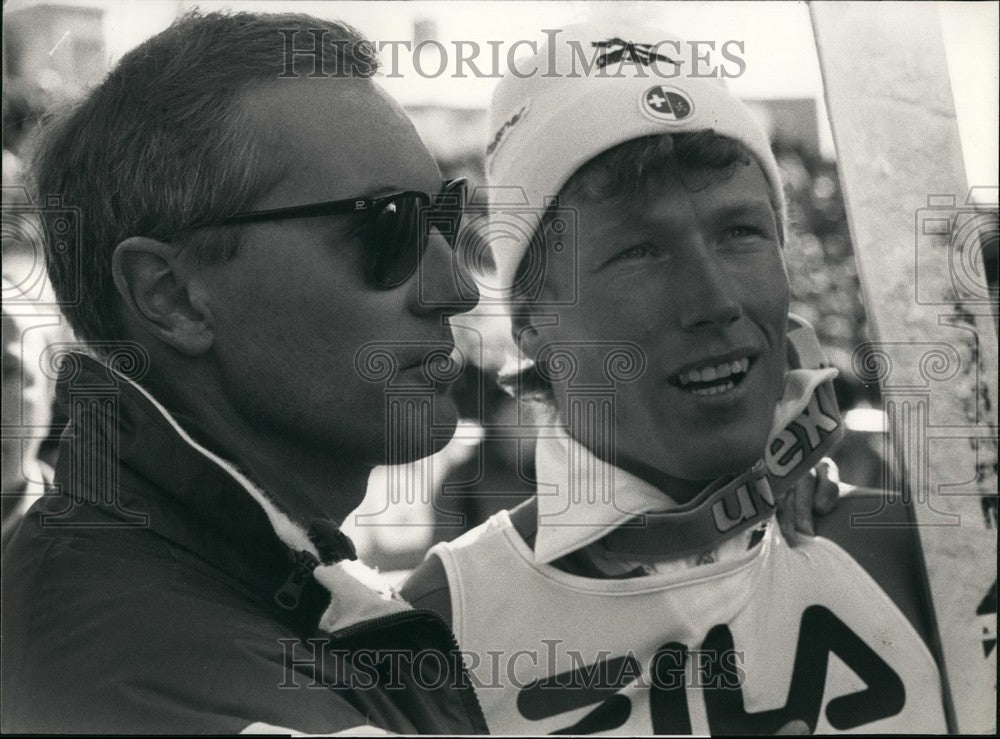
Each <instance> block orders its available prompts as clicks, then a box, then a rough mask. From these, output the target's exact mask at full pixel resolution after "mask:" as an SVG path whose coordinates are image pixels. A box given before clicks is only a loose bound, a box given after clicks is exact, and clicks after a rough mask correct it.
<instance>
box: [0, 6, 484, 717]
mask: <svg viewBox="0 0 1000 739" xmlns="http://www.w3.org/2000/svg"><path fill="white" fill-rule="evenodd" d="M290 29H291V30H299V31H301V32H302V33H301V34H300V35H301V36H304V37H305V38H306V39H307V41H306V45H307V46H308V41H309V40H314V39H315V36H314V35H313V34H315V33H317V31H318V30H322V31H323V35H322V39H323V45H322V48H321V49H320V51H321V52H322V53H324V54H325V55H326V61H327V63H328V64H331V65H332V64H334V63H336V64H338V65H339V67H338V68H339V69H340V70H341V74H340V75H339V76H329V77H326V78H310V77H309V76H308V73H309V71H310V69H311V67H312V61H313V60H312V59H311V58H310V57H309V56H308V55H306V56H305V57H304V58H302V59H299V60H298V61H299V62H300V64H297V65H296V67H297V69H298V70H299V72H300V74H299V76H298V77H297V78H289V76H288V74H287V70H288V67H287V64H286V62H287V58H286V48H285V43H286V33H287V31H288V30H290ZM367 48H368V47H366V46H365V44H364V43H363V39H362V38H361V37H360V36H358V35H357V33H356V32H355V31H354V30H353V29H351V28H349V27H347V26H343V25H340V24H337V23H333V22H330V21H323V20H320V19H317V18H312V17H309V16H305V15H296V14H287V15H274V16H270V15H264V14H255V13H240V14H232V15H229V14H219V13H213V14H208V15H199V14H197V13H193V14H189V15H186V16H184V17H183V18H181V19H179V20H178V21H177V22H176V23H174V24H173V25H172V26H171V27H170V28H168V29H167V30H165V31H163V32H162V33H160V34H158V35H157V36H155V37H153V38H151V39H150V40H148V41H146V42H145V43H143V44H142V45H140V46H139V47H138V48H136V49H135V50H134V51H132V52H130V53H129V54H127V55H125V57H123V59H122V60H121V61H120V62H119V63H118V65H117V66H116V67H115V68H114V70H112V72H111V73H110V75H109V76H108V77H107V79H105V80H104V82H102V83H101V84H100V85H99V86H98V87H97V88H96V89H95V90H94V91H92V92H91V93H90V94H89V95H88V96H87V97H86V98H85V99H84V100H83V101H82V102H81V103H80V104H79V105H78V106H77V107H76V108H74V109H73V110H72V111H71V112H69V113H68V115H66V116H64V117H63V118H61V119H60V120H58V121H57V122H55V123H53V124H51V125H50V127H49V128H48V130H47V131H46V132H45V133H44V139H43V141H42V144H41V149H40V154H39V157H38V160H37V167H36V174H37V191H38V193H39V195H40V196H41V199H40V200H39V201H38V202H41V203H44V204H45V206H46V207H45V208H43V209H42V211H41V216H42V218H43V221H44V222H45V225H46V228H47V237H48V238H47V242H46V257H47V267H48V271H49V275H50V278H51V281H52V284H53V287H54V289H55V292H56V294H57V295H58V297H59V298H60V300H61V301H63V305H64V313H65V315H66V316H67V318H68V320H69V322H70V324H71V325H72V327H73V328H74V330H75V331H76V333H77V335H78V336H79V337H80V338H81V339H82V341H83V343H82V344H81V345H80V347H79V348H80V352H66V351H64V350H65V349H66V347H54V348H53V352H52V353H51V356H48V358H47V360H46V363H45V364H44V368H45V369H46V371H48V372H54V366H55V365H58V364H61V369H62V370H63V372H62V377H61V382H60V390H59V393H60V396H61V398H62V400H63V402H64V404H65V405H66V407H67V410H68V413H69V415H70V419H71V422H70V425H69V427H68V428H67V431H66V433H65V434H64V436H63V444H62V449H61V453H60V458H59V464H58V468H57V470H56V476H55V487H56V489H57V493H56V494H54V495H50V496H46V497H45V498H44V499H43V500H41V501H39V503H37V504H36V505H35V506H34V507H33V508H32V510H31V511H30V513H29V514H28V516H27V517H26V518H25V519H24V520H23V521H22V523H21V524H20V526H19V528H18V530H17V531H16V532H15V533H14V534H13V537H12V539H11V541H10V543H9V545H8V547H7V549H6V551H5V552H4V559H3V639H4V641H3V659H2V676H3V686H2V696H3V706H2V725H3V730H4V731H9V732H30V733H49V732H52V733H64V732H95V733H194V734H205V733H227V734H228V733H235V732H239V731H243V730H247V729H249V730H251V731H252V730H264V729H271V730H273V729H274V728H275V727H279V728H281V729H282V730H283V731H285V732H286V733H287V732H289V731H291V732H305V733H316V734H327V733H335V732H343V731H347V732H352V733H353V732H361V733H378V732H380V731H392V732H399V733H413V732H419V733H457V734H467V733H480V732H482V731H484V729H485V726H484V723H483V720H482V715H481V713H480V711H479V708H478V706H477V704H476V700H475V695H474V693H473V692H472V691H471V689H470V688H469V687H468V685H467V682H466V681H465V680H464V677H463V674H462V672H461V668H460V667H458V669H455V670H453V669H452V667H451V666H452V665H455V664H456V662H455V661H454V660H453V659H450V658H449V657H450V656H451V655H453V654H454V648H455V647H454V640H453V637H452V635H451V633H450V632H449V631H448V629H447V628H446V627H445V625H444V624H443V623H442V622H441V620H440V619H439V618H437V617H436V616H434V615H433V614H429V613H426V612H424V613H417V612H414V611H413V610H412V609H411V608H410V607H409V606H408V605H406V604H405V603H404V602H402V601H401V600H399V599H398V598H397V597H396V596H395V594H394V593H392V592H391V591H383V590H382V589H381V586H379V585H378V584H377V583H373V582H371V580H370V578H369V577H368V574H367V573H365V572H364V571H363V570H361V569H359V568H358V567H356V563H355V562H352V560H354V553H353V547H352V545H351V543H350V541H349V540H348V539H347V538H346V537H345V536H344V535H343V534H342V533H341V532H340V530H339V526H340V524H341V522H342V521H343V519H344V517H345V516H346V515H347V514H348V513H349V512H350V511H351V510H353V509H354V508H356V507H357V506H358V504H359V503H360V502H361V501H362V499H363V498H364V496H365V491H366V484H367V480H368V476H369V473H370V472H371V470H372V468H373V467H375V466H376V465H380V464H385V463H395V462H406V461H409V460H410V459H412V458H414V457H419V456H421V455H423V454H429V453H431V452H432V451H433V449H432V448H431V446H430V444H429V442H426V439H427V438H429V437H430V435H431V434H430V432H431V429H430V428H427V424H428V423H429V422H433V424H434V425H435V429H434V430H435V432H436V433H438V434H439V435H440V436H441V437H442V438H444V437H447V435H448V433H450V432H451V431H452V430H453V429H454V426H455V423H456V412H455V408H454V406H453V404H452V403H451V401H450V400H449V399H448V398H447V396H446V395H445V394H444V393H443V392H442V388H443V387H444V386H443V385H442V384H441V382H440V380H441V379H442V378H441V377H440V376H437V375H439V374H440V373H437V375H436V374H435V372H432V371H430V370H427V371H425V367H426V364H427V362H428V361H431V360H433V362H434V364H435V366H437V365H438V364H439V363H440V361H441V357H442V356H447V355H448V354H450V352H451V351H452V349H453V347H454V343H453V339H452V336H451V330H450V327H449V323H448V319H449V316H451V315H453V314H455V313H457V312H461V311H462V310H465V309H467V308H468V307H469V305H468V304H462V303H461V302H460V301H459V295H458V292H457V289H456V287H455V276H454V273H453V269H454V266H455V260H454V256H453V252H452V244H451V243H449V241H447V240H446V239H445V238H444V237H443V236H442V232H444V233H449V231H448V229H441V230H439V229H428V228H422V227H421V225H422V224H423V221H422V215H423V214H426V213H429V212H432V211H429V210H428V207H429V206H431V205H432V204H433V205H434V206H435V210H434V211H433V213H434V218H435V219H440V220H437V221H435V222H437V223H442V224H443V222H444V221H448V222H449V223H452V224H454V222H455V221H457V219H458V217H459V215H460V213H461V188H460V187H459V186H457V185H455V184H450V185H447V186H445V190H446V192H444V193H443V195H444V197H442V198H438V195H439V193H441V191H442V183H441V175H440V172H439V170H438V167H437V165H436V164H435V162H434V160H433V158H432V157H431V155H430V154H429V153H428V151H427V149H426V148H425V147H424V145H423V144H422V142H421V140H420V138H419V137H418V135H417V133H416V132H415V130H414V128H413V126H412V124H411V123H410V121H409V119H408V118H407V116H406V115H405V113H404V112H403V111H402V109H401V108H400V107H399V106H398V105H397V104H396V103H395V102H394V101H393V100H392V99H391V98H389V97H388V96H387V95H386V94H385V93H384V92H383V91H382V90H381V89H380V88H379V87H378V86H376V85H375V84H374V83H373V81H372V80H371V79H370V77H371V75H372V73H373V71H374V68H375V60H374V58H373V57H372V55H371V54H370V53H369V51H368V50H367ZM345 72H346V74H345ZM54 200H57V201H58V202H57V203H56V204H55V205H53V202H54ZM74 219H75V220H74ZM67 224H69V225H70V226H71V228H69V229H67ZM451 233H454V231H451ZM418 270H419V273H420V279H419V283H420V284H419V285H418V279H417V278H416V277H415V275H416V273H417V272H418ZM428 296H430V297H432V298H433V299H432V300H429V299H428ZM77 298H79V299H77ZM372 346H375V347H379V348H381V349H382V350H383V352H382V354H381V355H380V356H381V357H382V360H384V362H387V363H388V364H389V365H391V367H390V369H393V368H395V370H396V371H395V372H394V373H390V374H391V375H392V376H391V377H386V376H382V379H383V380H386V381H388V382H393V383H395V385H396V387H395V389H394V392H396V393H397V394H399V393H402V395H403V396H406V395H407V392H408V391H407V390H406V389H405V387H412V388H413V393H414V395H417V396H419V398H421V399H423V400H427V398H428V390H429V391H430V395H432V396H433V399H432V400H431V405H432V408H431V409H430V413H428V414H427V418H426V420H425V422H424V424H423V425H420V424H417V423H416V422H415V421H416V420H417V418H416V417H412V418H411V417H404V418H402V420H401V422H400V423H398V424H397V423H393V422H392V419H390V418H388V417H387V414H386V412H385V409H386V400H385V398H386V392H385V391H386V388H385V382H382V383H381V384H380V383H378V382H375V381H373V376H371V373H369V374H368V375H366V374H365V373H364V372H361V371H359V357H362V356H364V352H365V351H366V348H370V347H372ZM404 386H405V387H404ZM400 387H403V389H402V390H400ZM418 410H421V411H426V410H427V409H426V407H425V406H422V407H421V408H420V409H418ZM411 421H413V422H412V423H411ZM445 440H446V439H445ZM387 450H388V451H387ZM5 479H6V478H5ZM355 575H357V577H356V576H355ZM369 584H371V585H372V587H369ZM428 652H429V653H432V656H433V655H434V654H436V655H437V657H438V658H439V659H437V660H434V659H431V660H429V662H430V663H432V664H431V666H435V665H437V669H438V670H439V673H440V674H439V677H440V679H437V678H428V677H427V673H426V671H425V670H426V669H429V668H424V667H423V666H421V665H414V664H413V663H412V661H411V660H412V659H413V658H414V657H415V655H419V654H424V653H428ZM449 671H450V672H449Z"/></svg>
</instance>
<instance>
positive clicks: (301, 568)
mask: <svg viewBox="0 0 1000 739" xmlns="http://www.w3.org/2000/svg"><path fill="white" fill-rule="evenodd" d="M318 566H319V560H318V559H316V557H314V556H313V555H312V554H311V553H309V552H307V551H305V550H303V551H301V552H296V553H295V567H294V568H293V569H292V571H291V572H290V573H289V574H288V577H287V578H286V580H285V584H284V585H282V586H281V588H280V589H279V590H278V592H276V593H275V594H274V602H275V603H277V604H278V605H279V606H281V607H282V608H284V609H286V610H288V611H294V610H295V609H296V608H298V606H299V597H300V596H301V595H302V589H303V588H304V587H305V586H306V579H307V578H308V577H309V576H310V575H311V574H312V571H313V570H315V569H316V567H318Z"/></svg>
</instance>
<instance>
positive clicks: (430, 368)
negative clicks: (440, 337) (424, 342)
mask: <svg viewBox="0 0 1000 739" xmlns="http://www.w3.org/2000/svg"><path fill="white" fill-rule="evenodd" d="M399 367H400V370H399V371H400V372H409V371H413V370H419V371H420V372H421V373H423V374H424V375H425V376H426V377H427V378H428V379H430V380H433V381H435V382H453V381H454V380H456V379H458V376H459V375H460V374H461V373H462V370H463V369H464V368H465V358H464V357H463V356H462V354H461V352H459V351H458V350H457V349H456V348H455V345H454V343H452V342H442V343H441V346H440V347H435V348H434V349H431V350H430V351H428V352H425V353H424V354H422V355H421V356H420V357H419V358H417V359H413V358H409V359H407V360H406V361H403V360H400V362H399Z"/></svg>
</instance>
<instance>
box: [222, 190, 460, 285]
mask: <svg viewBox="0 0 1000 739" xmlns="http://www.w3.org/2000/svg"><path fill="white" fill-rule="evenodd" d="M466 187H467V181H466V179H465V178H464V177H460V178H457V179H454V180H445V181H444V182H443V183H442V188H441V191H440V192H439V193H437V194H436V195H429V194H427V193H426V192H422V191H419V190H402V191H399V192H394V193H389V194H386V195H378V196H376V197H366V198H345V199H343V200H329V201H325V202H321V203H309V204H307V205H293V206H290V207H286V208H271V209H268V210H254V211H245V212H242V213H236V214H235V215H232V216H230V217H228V218H226V219H225V220H223V221H221V222H220V225H223V226H228V225H240V224H250V223H268V222H273V221H284V220H290V219H294V218H320V217H323V216H334V215H349V214H367V215H368V216H369V221H368V223H367V224H366V226H365V230H366V232H367V233H366V240H365V277H366V279H367V280H368V281H369V283H371V284H372V285H373V286H374V287H376V288H379V289H384V290H387V289H391V288H394V287H399V286H400V285H402V284H403V283H405V282H406V281H407V280H409V279H410V277H411V276H412V275H413V272H414V271H415V269H416V267H417V265H419V263H420V260H421V259H422V258H423V255H424V251H425V250H426V248H427V241H428V238H429V236H430V225H431V224H437V225H438V226H439V229H438V230H439V231H440V232H441V235H442V236H444V238H445V240H446V241H447V242H448V245H449V246H451V247H452V248H453V249H454V247H455V241H456V237H457V233H458V223H459V221H460V220H461V217H462V213H463V211H464V208H465V204H466ZM400 203H402V205H400ZM413 203H416V209H417V211H416V213H414V212H413V211H412V210H408V209H407V208H406V207H405V206H406V205H412V204H413ZM392 205H396V206H397V207H396V208H395V209H393V210H391V211H390V210H389V208H390V206H392ZM389 212H392V213H398V214H399V215H398V217H397V218H396V219H394V220H395V221H397V222H399V223H402V225H403V226H404V227H406V231H407V233H398V226H399V223H397V224H396V225H397V232H393V233H390V232H389V231H390V229H389V228H388V226H390V225H392V224H387V226H386V227H384V228H383V230H382V231H381V232H377V231H378V229H379V227H378V220H379V218H380V217H382V216H384V215H385V214H386V213H389ZM427 213H430V214H432V215H433V214H434V213H444V214H446V216H445V218H444V222H441V223H438V222H436V221H433V220H428V219H426V218H425V214H427ZM415 215H416V218H417V220H416V222H415V223H413V222H411V223H405V222H403V221H404V219H406V218H410V219H412V218H413V217H414V216H415ZM442 226H443V228H442ZM400 238H405V239H407V240H408V243H406V244H402V245H400V244H395V245H387V244H386V243H385V242H386V241H387V240H393V241H396V240H398V239H400ZM400 246H402V247H404V248H400ZM390 247H392V248H390ZM380 257H383V259H380ZM385 257H388V263H386V261H385ZM403 259H406V260H407V261H406V262H405V263H404V262H403ZM393 267H397V268H400V267H401V268H400V269H397V270H396V271H394V270H393Z"/></svg>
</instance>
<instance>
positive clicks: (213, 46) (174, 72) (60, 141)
mask: <svg viewBox="0 0 1000 739" xmlns="http://www.w3.org/2000/svg"><path fill="white" fill-rule="evenodd" d="M306 30H309V31H316V33H313V34H311V35H310V36H311V37H310V38H309V39H306V40H304V41H301V42H299V43H301V44H302V46H304V47H309V46H310V45H311V43H312V41H313V39H315V38H316V37H317V36H320V38H321V40H322V53H323V58H324V59H325V60H326V63H327V64H329V65H331V66H332V65H333V64H334V63H336V64H337V65H338V66H337V67H336V68H337V69H338V70H350V76H357V77H370V76H372V75H373V74H374V73H375V71H376V69H377V66H378V64H377V61H376V56H375V50H374V47H373V46H372V45H371V43H370V42H368V41H367V40H366V39H365V38H364V37H363V36H362V35H361V34H360V33H359V32H358V31H356V30H355V29H354V28H352V27H351V26H348V25H346V24H344V23H338V22H331V21H327V20H321V19H319V18H315V17H313V16H310V15H306V14H302V13H281V14H266V13H221V12H216V13H207V14H202V13H200V12H198V11H192V12H189V13H186V14H184V15H183V16H181V17H180V18H178V19H177V20H176V21H175V22H174V23H173V24H171V26H170V27H169V28H167V29H166V30H164V31H163V32H161V33H159V34H157V35H156V36H153V37H152V38H150V39H148V40H147V41H145V42H144V43H142V44H140V45H139V46H138V47H136V48H135V49H133V50H132V51H131V52H129V53H128V54H126V55H125V56H124V57H122V59H121V61H119V63H118V64H117V65H116V66H115V68H114V69H113V70H112V71H111V73H110V74H109V75H108V76H107V77H106V78H105V79H104V81H103V82H101V84H99V85H98V86H97V87H96V88H95V89H94V90H93V91H91V92H90V93H89V94H88V95H87V96H86V97H85V98H84V99H83V100H82V101H81V102H80V103H79V104H77V105H75V106H74V107H72V108H71V109H70V110H68V111H66V112H64V113H63V114H61V115H58V116H56V117H55V119H54V120H51V121H48V122H46V124H45V125H44V127H43V131H42V133H41V139H40V142H39V146H38V149H37V152H36V155H35V157H34V166H33V170H34V183H33V184H34V190H35V193H36V195H37V196H38V198H39V199H38V201H37V202H46V200H45V199H46V198H47V197H48V196H52V195H58V196H60V197H61V198H62V205H64V206H66V207H72V208H77V209H78V211H79V214H80V221H81V222H80V226H79V231H78V232H77V235H76V237H71V238H70V239H68V240H67V239H66V236H65V234H63V235H61V236H60V235H59V234H58V233H57V232H56V231H55V230H54V229H56V228H62V229H63V230H65V225H64V223H59V222H58V221H57V220H56V219H54V218H47V217H46V216H45V213H46V211H45V210H44V209H43V211H42V214H43V215H42V221H43V226H44V231H45V259H46V267H47V269H48V273H49V278H50V280H51V282H52V287H53V289H54V290H55V293H56V296H57V298H58V299H59V300H60V301H61V302H62V303H63V312H64V314H65V315H66V317H67V319H68V320H69V323H70V325H71V326H72V327H73V329H74V330H75V331H76V333H77V335H78V337H79V338H81V339H83V340H85V341H87V342H90V343H95V342H100V341H113V340H120V339H121V338H122V337H123V333H124V326H123V322H122V316H121V304H120V300H119V297H118V294H117V291H116V289H115V285H114V281H113V279H112V275H111V257H112V255H113V253H114V250H115V247H116V246H117V245H118V244H119V243H121V242H122V241H123V240H124V239H126V238H128V237H130V236H148V237H150V238H155V239H158V240H161V241H171V242H174V243H181V244H183V245H184V246H186V247H188V248H190V249H191V251H192V253H193V254H194V255H195V256H196V258H198V259H199V260H201V261H203V262H209V261H221V260H225V259H229V258H231V257H232V256H233V254H234V253H235V251H236V248H237V246H238V244H239V237H240V229H239V228H238V227H235V228H226V229H213V228H206V229H204V230H202V231H197V232H195V231H194V229H197V228H199V227H202V226H208V225H209V224H213V223H217V222H218V221H219V220H221V219H222V218H224V217H225V216H228V215H231V214H233V213H235V212H238V211H240V210H243V209H246V208H248V207H249V206H250V205H251V204H252V203H253V202H254V201H255V200H257V199H258V198H259V197H260V196H262V195H263V194H264V193H265V192H266V191H267V189H268V188H269V187H271V186H273V184H274V183H275V182H276V181H277V180H278V179H280V177H281V174H282V171H281V167H280V165H279V164H278V163H277V162H276V161H274V160H275V159H276V157H272V156H270V154H269V152H268V150H267V147H265V146H263V145H262V144H263V136H262V134H260V133H259V132H258V131H257V129H256V127H255V126H253V125H250V124H248V122H247V120H246V118H247V112H246V109H245V108H244V107H243V106H242V105H241V102H242V97H241V96H242V95H243V93H244V92H245V91H247V90H248V89H250V88H251V87H252V86H254V85H259V86H264V85H267V84H270V83H273V82H277V81H278V76H279V75H280V74H282V72H284V71H285V70H286V66H285V65H286V56H285V45H286V36H288V35H290V34H289V31H292V32H294V31H306ZM293 38H294V37H293ZM292 62H293V64H295V63H296V62H299V63H298V64H295V66H293V68H292V69H293V71H298V69H299V68H302V67H305V71H304V72H302V74H303V76H304V75H305V74H306V73H308V72H311V71H312V60H311V59H295V58H293V59H292ZM286 76H287V75H286ZM340 76H345V75H343V74H341V75H340ZM57 236H59V239H57V238H56V237H57ZM71 236H72V235H71ZM60 241H62V244H61V245H60V248H56V247H55V246H54V245H55V244H57V243H59V242H60ZM75 295H80V296H83V298H82V300H80V301H79V302H78V303H77V304H75V305H74V304H70V298H71V296H75Z"/></svg>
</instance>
